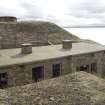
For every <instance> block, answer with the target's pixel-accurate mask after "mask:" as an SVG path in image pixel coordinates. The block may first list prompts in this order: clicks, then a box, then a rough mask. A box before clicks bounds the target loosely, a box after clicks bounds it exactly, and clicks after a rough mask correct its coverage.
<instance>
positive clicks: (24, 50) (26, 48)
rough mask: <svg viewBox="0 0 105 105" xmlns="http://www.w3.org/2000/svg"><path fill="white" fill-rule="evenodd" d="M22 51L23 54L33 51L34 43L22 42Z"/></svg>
mask: <svg viewBox="0 0 105 105" xmlns="http://www.w3.org/2000/svg"><path fill="white" fill-rule="evenodd" d="M21 53H22V54H30V53H32V44H31V43H24V44H21Z"/></svg>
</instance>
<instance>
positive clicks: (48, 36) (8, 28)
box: [0, 21, 80, 45]
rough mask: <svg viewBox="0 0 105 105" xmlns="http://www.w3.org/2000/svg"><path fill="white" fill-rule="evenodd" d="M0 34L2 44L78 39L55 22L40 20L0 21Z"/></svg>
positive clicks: (54, 42) (57, 41)
mask: <svg viewBox="0 0 105 105" xmlns="http://www.w3.org/2000/svg"><path fill="white" fill-rule="evenodd" d="M0 36H2V37H3V44H12V45H13V44H17V45H18V44H19V43H23V42H33V41H42V42H43V41H44V42H45V41H48V40H49V41H50V42H51V43H53V44H58V43H61V41H62V40H63V39H71V40H80V39H79V38H78V37H77V36H75V35H73V34H71V33H69V32H67V31H66V30H64V29H62V28H61V27H59V26H57V25H56V24H53V23H50V22H41V21H33V22H32V21H29V22H28V21H26V22H25V21H23V22H17V23H16V22H13V23H12V22H9V23H5V22H1V23H0Z"/></svg>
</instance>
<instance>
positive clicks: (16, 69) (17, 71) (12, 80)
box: [1, 58, 70, 86]
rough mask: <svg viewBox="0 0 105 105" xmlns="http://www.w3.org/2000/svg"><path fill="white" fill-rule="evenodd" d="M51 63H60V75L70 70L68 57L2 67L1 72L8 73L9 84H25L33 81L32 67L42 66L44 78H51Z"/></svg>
mask: <svg viewBox="0 0 105 105" xmlns="http://www.w3.org/2000/svg"><path fill="white" fill-rule="evenodd" d="M53 64H61V75H65V74H68V73H69V72H70V69H69V59H68V58H60V59H52V60H47V61H43V62H37V63H31V64H24V65H17V66H12V67H9V68H4V69H2V70H1V72H7V73H8V85H9V86H17V85H25V84H29V83H33V82H34V81H33V80H32V68H33V67H37V66H44V79H50V78H52V65H53Z"/></svg>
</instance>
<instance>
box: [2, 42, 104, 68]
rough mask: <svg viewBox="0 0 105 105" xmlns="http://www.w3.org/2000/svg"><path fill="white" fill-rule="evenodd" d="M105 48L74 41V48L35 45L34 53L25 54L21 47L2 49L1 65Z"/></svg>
mask: <svg viewBox="0 0 105 105" xmlns="http://www.w3.org/2000/svg"><path fill="white" fill-rule="evenodd" d="M103 50H105V46H102V45H99V44H90V43H84V42H79V43H73V45H72V49H70V50H65V49H62V45H61V44H60V45H50V46H41V47H33V49H32V53H31V54H27V55H23V54H21V49H20V48H17V49H5V50H0V67H1V66H8V65H14V64H22V63H29V62H37V61H42V60H48V59H54V58H61V57H66V56H71V55H72V56H73V55H78V54H85V53H91V52H97V51H103Z"/></svg>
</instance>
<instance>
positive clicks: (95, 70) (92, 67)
mask: <svg viewBox="0 0 105 105" xmlns="http://www.w3.org/2000/svg"><path fill="white" fill-rule="evenodd" d="M96 72H97V63H92V64H91V73H96Z"/></svg>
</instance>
